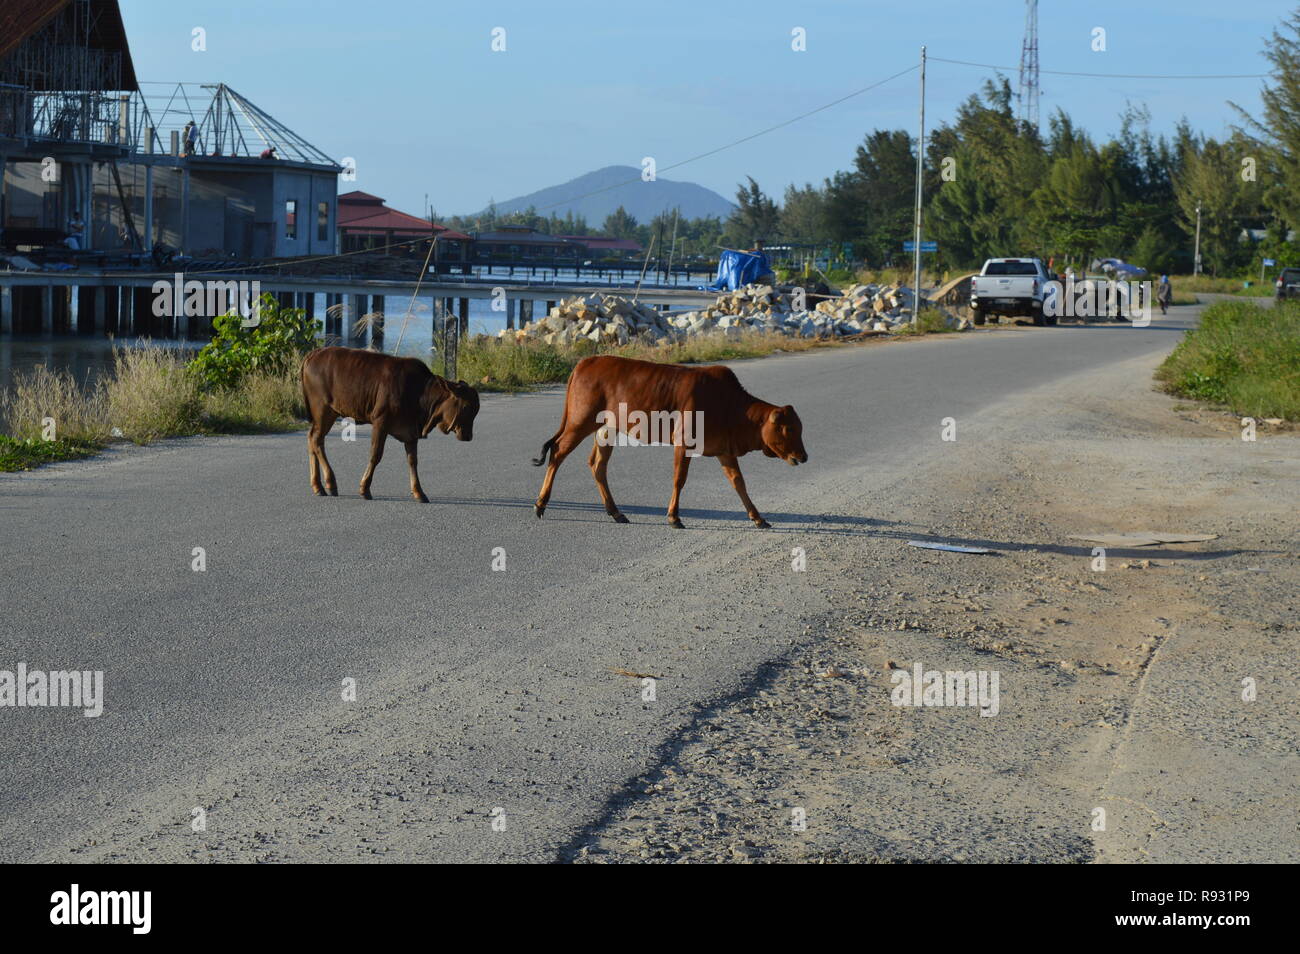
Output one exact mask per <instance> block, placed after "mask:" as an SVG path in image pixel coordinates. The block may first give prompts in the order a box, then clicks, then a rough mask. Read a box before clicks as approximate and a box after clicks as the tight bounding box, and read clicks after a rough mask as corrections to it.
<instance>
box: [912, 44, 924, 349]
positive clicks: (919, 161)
mask: <svg viewBox="0 0 1300 954" xmlns="http://www.w3.org/2000/svg"><path fill="white" fill-rule="evenodd" d="M924 167H925V47H921V118H920V122H919V125H918V126H917V132H916V234H915V235H914V236H913V239H914V240H915V241H914V244H913V246H912V257H913V258H914V259H915V263H916V264H915V271H914V273H913V282H912V292H913V295H914V299H913V303H912V324H916V323H917V319H918V318H920V316H921V190H922V185H921V173H922V172H923V170H924Z"/></svg>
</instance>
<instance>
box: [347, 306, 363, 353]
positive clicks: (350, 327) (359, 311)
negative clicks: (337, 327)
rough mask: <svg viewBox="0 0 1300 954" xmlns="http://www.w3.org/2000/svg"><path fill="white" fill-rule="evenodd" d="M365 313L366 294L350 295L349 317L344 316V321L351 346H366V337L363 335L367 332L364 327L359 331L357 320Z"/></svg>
mask: <svg viewBox="0 0 1300 954" xmlns="http://www.w3.org/2000/svg"><path fill="white" fill-rule="evenodd" d="M365 313H366V296H365V295H349V296H348V314H347V317H346V318H344V323H345V325H346V327H345V328H344V333H345V334H346V335H347V339H348V346H349V347H352V348H358V347H364V346H365V338H364V337H363V335H364V334H365V332H364V329H363V330H362V331H361V332H358V331H357V322H358V321H360V320H361V316H362V315H364V314H365Z"/></svg>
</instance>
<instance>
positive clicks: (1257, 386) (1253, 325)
mask: <svg viewBox="0 0 1300 954" xmlns="http://www.w3.org/2000/svg"><path fill="white" fill-rule="evenodd" d="M1156 378H1157V379H1158V380H1159V381H1160V382H1161V383H1162V384H1163V386H1164V388H1165V390H1166V391H1168V392H1169V393H1171V394H1177V395H1181V396H1183V397H1189V398H1199V399H1200V400H1204V401H1212V402H1214V403H1216V404H1221V405H1226V406H1227V407H1229V408H1230V409H1231V410H1232V411H1233V412H1235V413H1237V414H1241V415H1246V416H1250V417H1282V418H1287V419H1289V420H1300V302H1283V303H1279V304H1278V305H1276V306H1274V307H1268V308H1266V307H1261V306H1260V305H1257V304H1255V303H1254V302H1246V301H1221V302H1218V303H1216V304H1214V305H1211V306H1210V307H1209V308H1207V309H1206V310H1205V312H1204V313H1203V314H1202V315H1201V323H1200V327H1198V328H1195V329H1193V330H1191V331H1189V332H1188V333H1187V335H1186V337H1185V338H1183V340H1182V341H1181V342H1179V344H1178V346H1177V347H1176V348H1174V350H1173V352H1172V353H1170V355H1169V357H1168V358H1166V359H1165V361H1164V363H1163V364H1162V365H1161V366H1160V368H1159V369H1158V370H1157V371H1156Z"/></svg>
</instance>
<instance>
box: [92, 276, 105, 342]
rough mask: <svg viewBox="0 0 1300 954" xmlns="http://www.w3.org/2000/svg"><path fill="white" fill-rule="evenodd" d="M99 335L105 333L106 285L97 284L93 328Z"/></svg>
mask: <svg viewBox="0 0 1300 954" xmlns="http://www.w3.org/2000/svg"><path fill="white" fill-rule="evenodd" d="M91 330H92V331H94V333H95V334H97V335H102V334H103V333H104V286H103V285H96V286H95V304H94V327H93V328H92V329H91Z"/></svg>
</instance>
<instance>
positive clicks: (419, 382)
mask: <svg viewBox="0 0 1300 954" xmlns="http://www.w3.org/2000/svg"><path fill="white" fill-rule="evenodd" d="M432 377H433V372H432V371H430V370H429V369H428V367H427V366H425V364H424V362H422V361H419V360H417V359H415V358H395V357H393V356H392V355H386V354H380V353H379V352H376V351H365V350H362V349H360V348H338V347H330V348H318V349H316V350H315V351H313V352H311V353H310V354H308V355H307V357H306V359H304V361H303V366H302V380H303V392H304V397H306V398H307V400H308V403H309V404H310V403H311V401H312V399H313V398H316V399H318V400H320V401H322V402H323V403H324V404H326V405H327V406H329V407H330V408H332V409H333V410H334V411H335V413H337V414H339V415H341V416H343V417H350V418H352V419H353V420H355V421H356V422H357V423H358V424H365V423H369V422H370V421H371V420H373V419H374V418H375V417H379V416H392V415H394V414H400V413H401V412H402V410H403V409H404V408H405V409H410V408H414V407H417V406H418V404H419V400H420V396H421V395H422V394H423V393H424V388H425V386H426V385H427V384H428V382H429V380H430V379H431V378H432Z"/></svg>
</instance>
